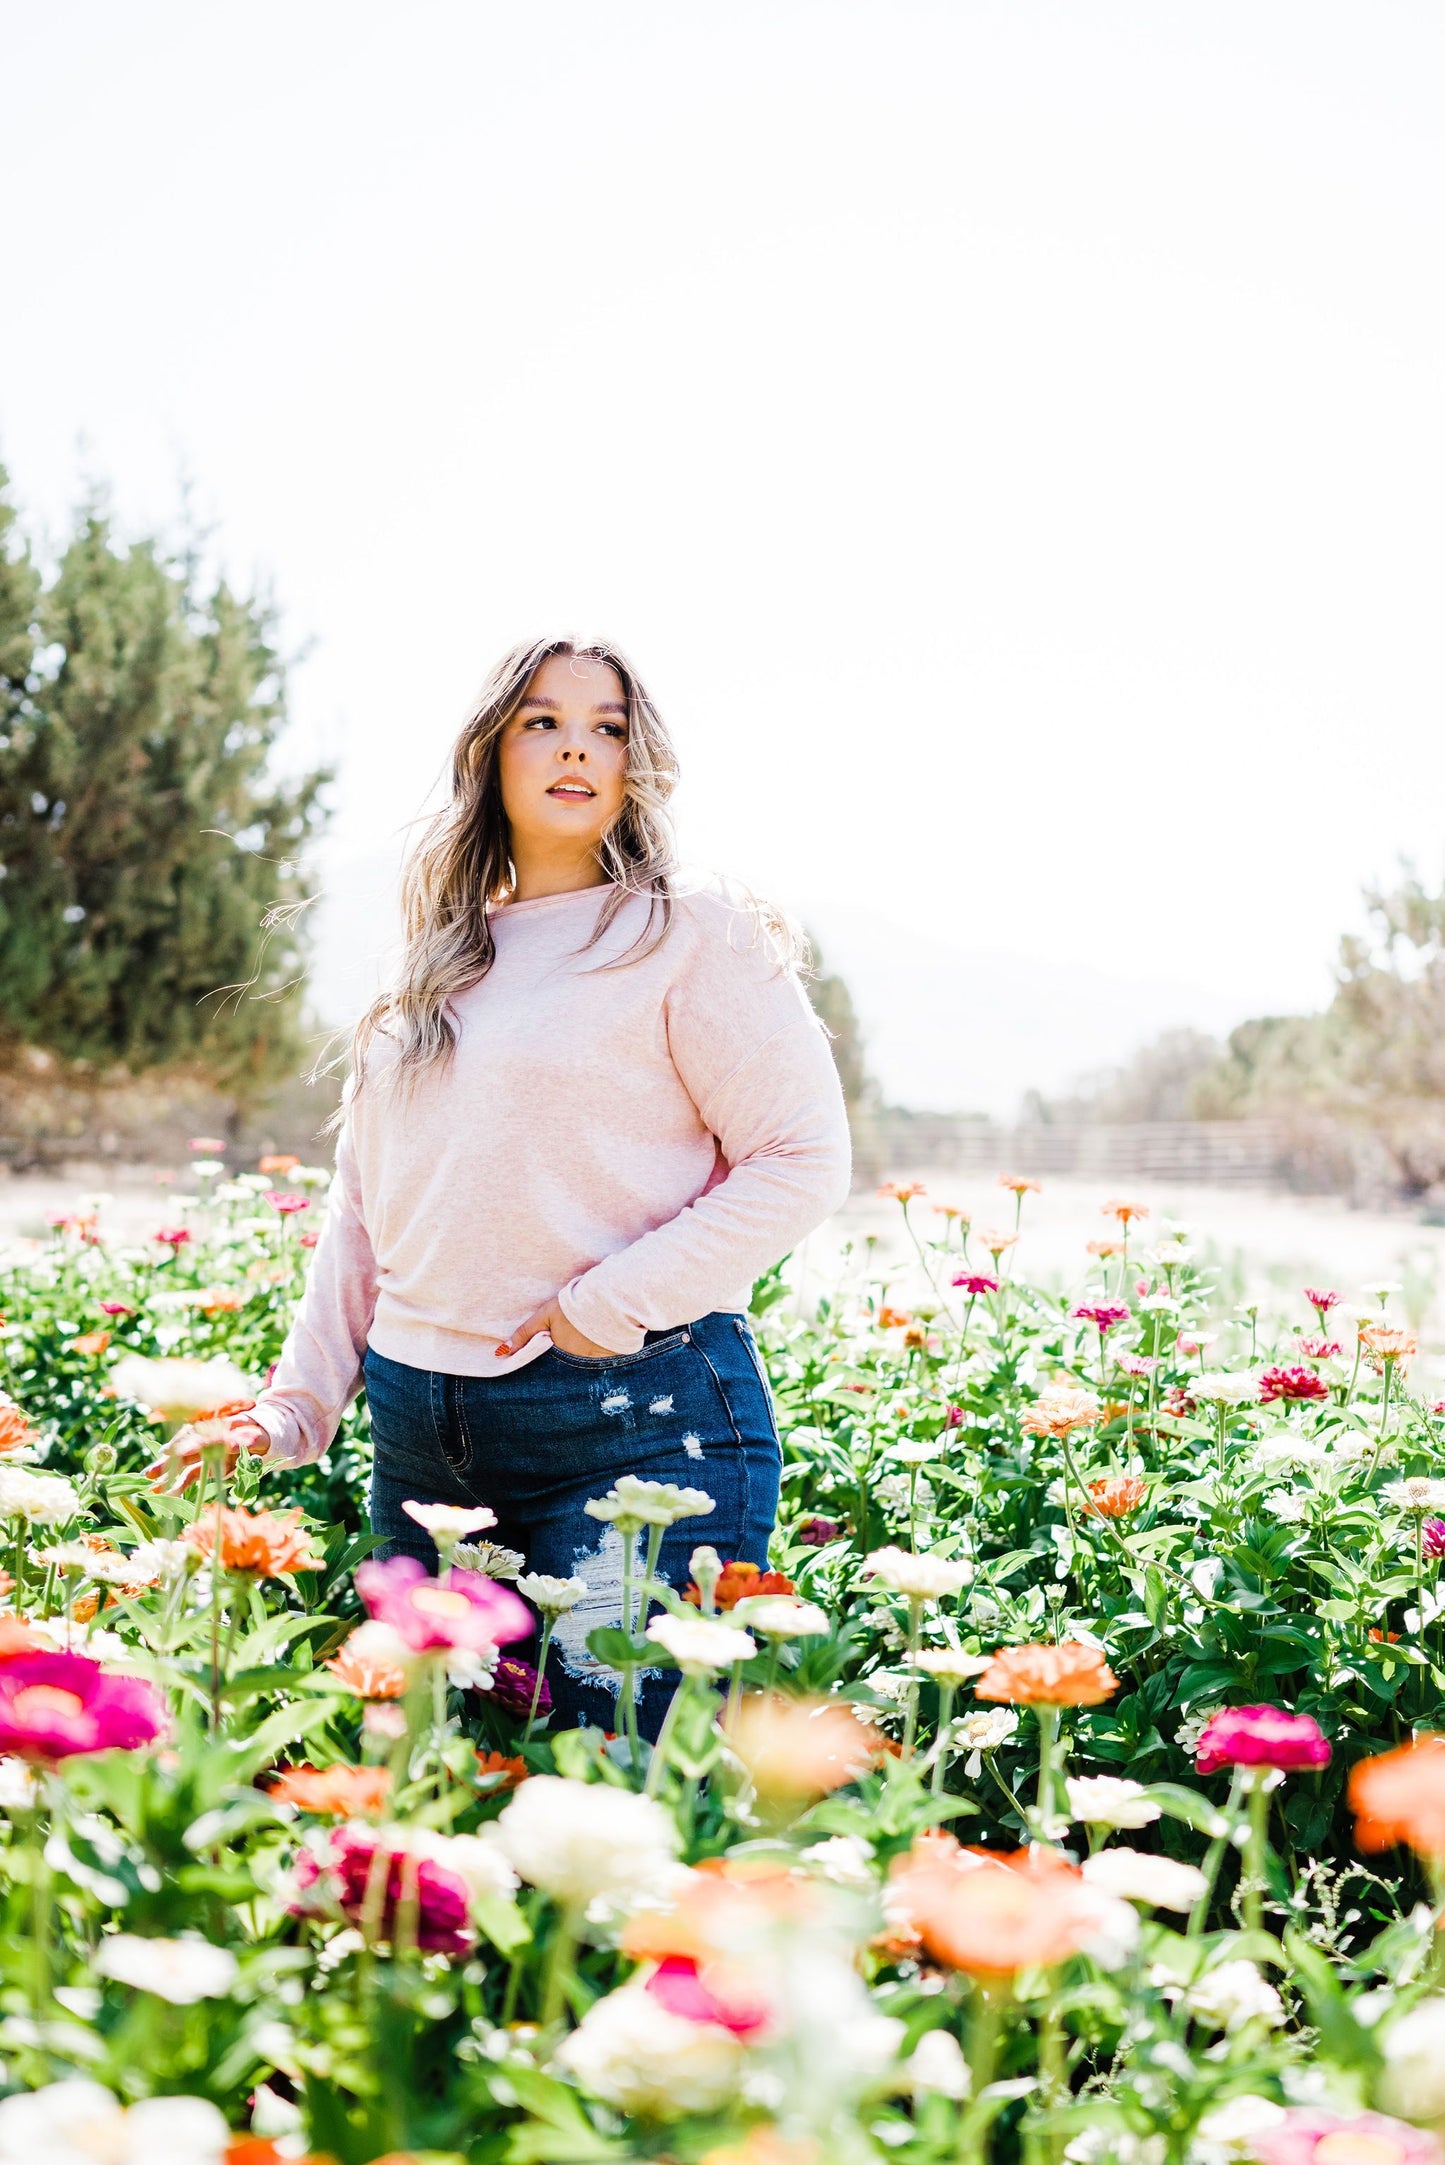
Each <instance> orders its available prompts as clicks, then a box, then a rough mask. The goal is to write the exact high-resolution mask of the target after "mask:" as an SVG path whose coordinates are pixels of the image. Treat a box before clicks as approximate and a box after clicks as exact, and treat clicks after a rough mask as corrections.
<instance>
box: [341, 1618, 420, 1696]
mask: <svg viewBox="0 0 1445 2165" xmlns="http://www.w3.org/2000/svg"><path fill="white" fill-rule="evenodd" d="M360 1628H361V1629H362V1630H365V1629H366V1626H365V1625H362V1626H361V1627H360ZM352 1636H353V1638H354V1637H355V1633H353V1635H352ZM321 1666H322V1668H323V1669H329V1670H330V1671H331V1674H332V1675H333V1676H334V1677H335V1678H336V1680H337V1682H338V1683H339V1684H344V1685H345V1686H346V1689H347V1690H348V1691H354V1692H355V1694H356V1696H357V1698H358V1699H400V1698H401V1697H402V1695H403V1693H404V1692H405V1690H406V1671H405V1669H403V1668H402V1666H401V1664H400V1663H399V1662H392V1661H378V1660H377V1659H376V1656H375V1655H374V1654H368V1653H367V1652H366V1651H365V1648H364V1646H363V1647H356V1646H353V1645H352V1642H351V1639H348V1640H347V1642H346V1644H345V1645H344V1646H343V1647H342V1649H341V1651H340V1653H339V1654H333V1655H332V1657H331V1659H330V1661H324V1662H323V1663H322V1664H321Z"/></svg>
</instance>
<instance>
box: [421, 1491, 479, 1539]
mask: <svg viewBox="0 0 1445 2165" xmlns="http://www.w3.org/2000/svg"><path fill="white" fill-rule="evenodd" d="M401 1508H402V1510H403V1511H404V1512H405V1513H406V1515H407V1517H408V1518H409V1519H415V1520H416V1523H417V1525H418V1526H420V1527H422V1528H423V1529H424V1530H425V1532H427V1533H429V1534H430V1535H431V1537H432V1539H433V1541H436V1542H438V1543H451V1544H455V1543H456V1542H458V1541H465V1539H466V1537H467V1535H468V1534H479V1533H480V1532H481V1530H482V1528H483V1527H484V1526H495V1525H496V1523H497V1514H496V1512H495V1511H489V1510H488V1508H487V1506H486V1505H485V1504H484V1503H481V1504H474V1505H472V1506H470V1507H468V1506H466V1505H464V1504H456V1503H418V1502H417V1501H416V1499H415V1497H413V1496H408V1498H407V1500H406V1502H405V1503H404V1504H403V1505H402V1507H401Z"/></svg>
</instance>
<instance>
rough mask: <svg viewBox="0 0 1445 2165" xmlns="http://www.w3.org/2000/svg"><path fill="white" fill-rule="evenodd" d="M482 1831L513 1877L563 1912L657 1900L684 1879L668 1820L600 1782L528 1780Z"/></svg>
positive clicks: (648, 1803)
mask: <svg viewBox="0 0 1445 2165" xmlns="http://www.w3.org/2000/svg"><path fill="white" fill-rule="evenodd" d="M488 1832H489V1839H491V1840H493V1841H495V1842H496V1844H497V1845H498V1847H499V1848H500V1850H501V1852H502V1854H503V1855H504V1856H505V1857H506V1859H507V1861H508V1863H509V1864H510V1865H511V1867H512V1869H513V1870H514V1871H515V1872H517V1873H518V1874H519V1875H520V1876H521V1878H523V1879H525V1880H527V1881H528V1882H529V1883H530V1884H531V1885H532V1886H534V1887H540V1888H541V1889H542V1891H543V1892H544V1893H545V1894H550V1895H551V1896H552V1897H553V1898H554V1900H556V1901H558V1902H561V1903H563V1904H564V1905H565V1906H566V1907H568V1908H569V1909H577V1910H585V1909H586V1908H587V1907H588V1906H589V1905H590V1904H591V1903H592V1902H594V1901H596V1900H597V1899H598V1898H599V1897H601V1898H603V1899H605V1900H608V1901H617V1900H623V1901H625V1900H628V1899H631V1898H635V1897H638V1896H642V1895H653V1896H656V1895H660V1894H665V1893H667V1892H668V1891H669V1890H670V1889H672V1888H673V1887H675V1886H676V1885H677V1883H678V1880H679V1879H680V1878H681V1877H683V1876H684V1868H683V1867H682V1866H680V1865H679V1864H678V1862H677V1851H678V1846H679V1837H678V1831H677V1827H676V1825H675V1824H674V1821H673V1818H672V1814H671V1813H670V1812H668V1811H665V1810H664V1809H663V1807H662V1806H661V1805H660V1804H658V1803H655V1802H654V1800H653V1799H652V1798H651V1797H643V1796H636V1795H634V1794H633V1793H632V1791H630V1790H626V1789H613V1788H612V1787H610V1786H609V1785H607V1784H605V1783H589V1782H574V1781H567V1780H565V1779H563V1778H562V1777H561V1776H560V1775H555V1774H536V1775H534V1776H533V1777H532V1779H531V1780H530V1781H528V1782H524V1783H523V1784H522V1786H521V1788H520V1789H519V1790H518V1791H517V1793H516V1795H515V1796H514V1797H513V1799H512V1801H511V1803H510V1804H509V1805H508V1806H507V1807H506V1809H505V1810H504V1811H503V1812H502V1813H501V1814H500V1815H499V1817H498V1818H497V1819H496V1820H495V1821H494V1822H493V1825H492V1827H491V1828H490V1829H489V1830H488Z"/></svg>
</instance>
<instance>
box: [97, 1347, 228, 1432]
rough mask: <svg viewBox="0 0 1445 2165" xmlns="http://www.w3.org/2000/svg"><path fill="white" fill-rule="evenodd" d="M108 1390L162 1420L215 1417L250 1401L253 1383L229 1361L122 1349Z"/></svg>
mask: <svg viewBox="0 0 1445 2165" xmlns="http://www.w3.org/2000/svg"><path fill="white" fill-rule="evenodd" d="M110 1385H111V1389H112V1390H113V1391H114V1392H115V1393H116V1395H117V1397H120V1398H133V1399H134V1400H135V1402H136V1404H137V1405H139V1406H144V1407H145V1408H146V1410H147V1411H148V1412H150V1413H158V1414H159V1415H160V1417H161V1419H162V1420H163V1421H167V1422H171V1421H174V1422H181V1421H206V1420H212V1421H214V1420H220V1419H222V1418H223V1417H224V1416H226V1415H227V1414H232V1413H244V1412H246V1411H247V1409H248V1408H249V1407H251V1406H253V1405H254V1404H255V1402H256V1392H255V1386H254V1385H253V1383H252V1382H251V1380H250V1378H249V1377H248V1376H244V1375H242V1373H241V1371H240V1369H239V1368H237V1367H235V1366H234V1365H233V1364H232V1363H231V1362H230V1361H223V1360H215V1361H188V1360H181V1359H165V1360H160V1359H157V1360H150V1359H147V1357H146V1356H145V1355H144V1354H140V1353H128V1354H126V1356H125V1358H124V1359H123V1360H120V1361H117V1362H116V1364H115V1366H114V1368H113V1369H112V1370H111V1372H110Z"/></svg>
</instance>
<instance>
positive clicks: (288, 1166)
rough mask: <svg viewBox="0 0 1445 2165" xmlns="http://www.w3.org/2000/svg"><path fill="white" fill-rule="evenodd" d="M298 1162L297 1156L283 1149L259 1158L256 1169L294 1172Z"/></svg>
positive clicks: (261, 1171)
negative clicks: (272, 1154)
mask: <svg viewBox="0 0 1445 2165" xmlns="http://www.w3.org/2000/svg"><path fill="white" fill-rule="evenodd" d="M300 1163H301V1160H300V1159H299V1158H293V1157H292V1156H291V1155H290V1153H289V1152H286V1151H283V1152H280V1153H278V1154H276V1155H275V1156H272V1157H265V1158H259V1159H258V1160H257V1162H256V1170H257V1172H258V1173H294V1172H295V1170H296V1168H297V1166H298V1165H299V1164H300Z"/></svg>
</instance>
